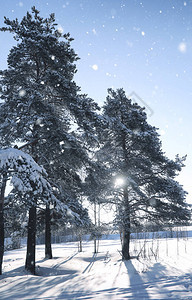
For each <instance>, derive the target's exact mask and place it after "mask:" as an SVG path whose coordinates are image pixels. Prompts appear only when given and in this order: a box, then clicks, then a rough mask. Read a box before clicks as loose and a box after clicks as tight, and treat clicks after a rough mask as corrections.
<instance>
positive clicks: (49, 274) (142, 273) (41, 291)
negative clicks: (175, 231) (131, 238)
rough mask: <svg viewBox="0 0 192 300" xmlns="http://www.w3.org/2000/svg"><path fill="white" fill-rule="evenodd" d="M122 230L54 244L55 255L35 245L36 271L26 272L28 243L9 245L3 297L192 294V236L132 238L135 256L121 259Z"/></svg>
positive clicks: (0, 291) (0, 281)
mask: <svg viewBox="0 0 192 300" xmlns="http://www.w3.org/2000/svg"><path fill="white" fill-rule="evenodd" d="M120 249H121V244H120V240H119V239H118V236H117V237H116V239H114V237H113V239H112V238H111V239H110V238H109V239H104V240H102V241H100V244H99V252H98V254H96V255H95V254H93V241H89V242H84V243H83V252H81V253H79V252H78V243H77V242H71V243H63V244H54V245H53V256H54V259H52V260H45V259H44V247H43V245H40V246H37V263H36V266H37V273H38V276H32V275H29V274H27V273H26V272H25V270H24V263H25V254H26V248H22V249H19V250H13V251H6V252H5V256H4V264H3V273H4V274H3V275H2V276H0V299H6V300H10V299H11V300H16V299H19V300H21V299H22V300H23V299H33V300H38V299H47V300H48V299H74V300H77V299H82V300H85V299H101V300H103V299H114V300H116V299H134V300H136V299H140V300H141V299H192V238H189V239H179V240H177V239H161V240H155V241H152V240H147V241H146V242H145V244H144V241H143V240H138V241H135V242H132V254H133V255H136V253H137V254H138V253H139V252H140V256H139V260H138V259H137V258H133V259H131V261H126V262H123V261H122V260H121V255H120V252H119V251H120Z"/></svg>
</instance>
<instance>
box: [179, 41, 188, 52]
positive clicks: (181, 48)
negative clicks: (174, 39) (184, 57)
mask: <svg viewBox="0 0 192 300" xmlns="http://www.w3.org/2000/svg"><path fill="white" fill-rule="evenodd" d="M178 49H179V51H180V52H181V53H185V52H186V50H187V45H186V43H184V42H182V43H180V44H179V46H178Z"/></svg>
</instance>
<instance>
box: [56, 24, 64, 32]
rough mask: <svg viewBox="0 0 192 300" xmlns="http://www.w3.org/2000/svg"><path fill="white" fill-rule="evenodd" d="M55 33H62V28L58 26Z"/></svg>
mask: <svg viewBox="0 0 192 300" xmlns="http://www.w3.org/2000/svg"><path fill="white" fill-rule="evenodd" d="M57 31H58V32H59V33H63V27H62V26H61V25H58V27H57Z"/></svg>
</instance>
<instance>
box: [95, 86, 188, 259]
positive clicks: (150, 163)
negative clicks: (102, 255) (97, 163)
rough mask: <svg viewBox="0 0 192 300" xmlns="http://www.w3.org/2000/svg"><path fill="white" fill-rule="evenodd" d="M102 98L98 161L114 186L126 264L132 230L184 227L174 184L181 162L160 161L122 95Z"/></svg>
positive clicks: (138, 114) (135, 108) (152, 133)
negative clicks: (104, 125) (153, 225)
mask: <svg viewBox="0 0 192 300" xmlns="http://www.w3.org/2000/svg"><path fill="white" fill-rule="evenodd" d="M108 93H109V94H108V97H107V99H106V102H105V104H104V107H103V116H104V117H105V119H106V122H108V127H107V128H105V130H104V132H103V137H102V140H101V142H102V143H103V146H102V148H101V149H100V150H99V155H100V160H101V161H103V164H104V165H105V166H106V168H107V169H108V172H110V174H111V178H112V180H113V183H114V188H113V189H111V191H110V194H112V195H113V201H114V200H115V202H116V203H117V211H118V215H117V220H118V224H119V227H120V228H121V230H122V232H123V244H122V257H123V259H125V260H127V259H130V250H129V243H130V234H131V231H132V230H133V228H134V227H138V226H141V227H142V226H144V225H145V224H146V223H147V222H154V223H160V224H182V223H184V224H185V223H187V222H188V221H189V219H190V212H189V210H188V206H187V203H186V200H185V196H186V192H185V191H184V190H183V187H182V186H181V185H180V184H179V183H178V182H177V181H176V180H175V177H176V176H177V174H178V173H179V172H180V171H181V169H182V167H183V166H184V165H183V163H184V160H185V158H179V156H178V155H177V156H176V159H175V160H170V159H168V158H167V157H166V156H165V154H164V153H163V152H162V145H161V141H160V139H159V134H158V132H157V129H156V128H155V127H153V126H151V125H149V124H148V122H147V116H146V113H145V111H144V108H141V107H140V106H139V105H138V104H136V103H133V102H132V101H131V100H130V99H128V98H127V97H126V95H125V92H124V91H123V89H119V90H117V91H114V90H112V89H109V90H108ZM99 155H98V157H99ZM119 178H121V180H119ZM115 182H116V187H115ZM118 183H121V185H119V186H118Z"/></svg>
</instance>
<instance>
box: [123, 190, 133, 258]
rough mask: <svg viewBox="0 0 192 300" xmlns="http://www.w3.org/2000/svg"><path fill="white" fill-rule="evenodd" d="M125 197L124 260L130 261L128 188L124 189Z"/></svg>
mask: <svg viewBox="0 0 192 300" xmlns="http://www.w3.org/2000/svg"><path fill="white" fill-rule="evenodd" d="M123 196H124V207H125V215H124V220H123V222H124V223H123V242H122V259H123V260H129V259H130V236H131V233H130V210H129V201H128V190H127V187H126V186H125V187H124V191H123Z"/></svg>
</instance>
